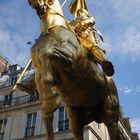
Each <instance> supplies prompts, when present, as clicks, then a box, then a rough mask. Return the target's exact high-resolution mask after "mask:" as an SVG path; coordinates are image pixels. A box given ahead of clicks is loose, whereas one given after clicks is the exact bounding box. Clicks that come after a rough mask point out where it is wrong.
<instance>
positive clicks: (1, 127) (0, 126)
mask: <svg viewBox="0 0 140 140" xmlns="http://www.w3.org/2000/svg"><path fill="white" fill-rule="evenodd" d="M6 123H7V120H0V140H3V139H4V132H5V127H6Z"/></svg>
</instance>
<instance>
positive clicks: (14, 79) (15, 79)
mask: <svg viewBox="0 0 140 140" xmlns="http://www.w3.org/2000/svg"><path fill="white" fill-rule="evenodd" d="M16 82H17V76H15V77H12V78H11V80H10V84H11V85H14V84H15V83H16Z"/></svg>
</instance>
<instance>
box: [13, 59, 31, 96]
mask: <svg viewBox="0 0 140 140" xmlns="http://www.w3.org/2000/svg"><path fill="white" fill-rule="evenodd" d="M31 62H32V59H30V60H29V61H28V63H27V65H26V67H25V68H24V69H23V71H22V73H21V75H20V76H19V78H18V80H17V82H16V84H15V86H14V87H13V88H12V91H11V94H12V93H13V92H14V91H15V90H16V88H17V84H19V83H20V82H21V80H22V78H23V76H24V74H25V72H26V70H27V69H28V67H29V65H30V64H31Z"/></svg>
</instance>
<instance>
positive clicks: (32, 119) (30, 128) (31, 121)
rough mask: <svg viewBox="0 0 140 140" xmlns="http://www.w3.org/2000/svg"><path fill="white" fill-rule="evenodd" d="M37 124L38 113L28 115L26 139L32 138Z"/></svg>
mask: <svg viewBox="0 0 140 140" xmlns="http://www.w3.org/2000/svg"><path fill="white" fill-rule="evenodd" d="M35 123H36V112H35V113H29V114H28V115H27V124H26V130H25V137H30V136H33V135H34V131H35Z"/></svg>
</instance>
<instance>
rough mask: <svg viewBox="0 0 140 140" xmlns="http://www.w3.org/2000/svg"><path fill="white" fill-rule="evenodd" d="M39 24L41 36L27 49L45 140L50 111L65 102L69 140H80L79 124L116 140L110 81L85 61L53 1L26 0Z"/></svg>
mask: <svg viewBox="0 0 140 140" xmlns="http://www.w3.org/2000/svg"><path fill="white" fill-rule="evenodd" d="M28 1H29V4H30V5H31V6H32V7H33V8H34V9H35V10H36V12H37V15H38V16H39V17H40V20H41V26H40V27H41V35H40V37H39V38H38V39H37V41H36V42H35V44H34V45H33V47H32V48H31V59H32V63H33V65H34V69H35V82H36V87H37V90H38V92H39V96H40V100H41V110H42V118H43V120H44V122H45V126H46V140H54V135H53V126H52V124H53V123H52V122H53V112H54V111H55V110H56V109H57V108H58V107H59V106H60V104H61V101H63V102H64V103H65V104H66V110H67V114H68V119H69V123H70V129H71V131H72V132H73V134H74V137H75V140H84V138H83V129H84V125H87V124H89V123H90V122H92V121H96V122H98V123H104V124H105V125H106V126H107V128H108V131H109V134H110V137H111V140H119V133H118V123H117V122H118V118H119V100H118V94H117V89H116V87H115V84H114V82H113V80H112V79H111V78H109V77H107V76H106V75H105V74H104V73H103V72H102V70H100V69H99V67H98V65H97V64H96V62H94V61H92V60H90V59H89V56H88V54H87V50H86V48H85V47H82V45H80V43H79V40H78V39H77V37H76V34H75V32H74V30H73V29H72V28H71V26H70V25H69V22H68V21H67V20H66V19H65V18H64V16H63V11H62V8H61V5H60V3H59V1H58V0H28Z"/></svg>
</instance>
